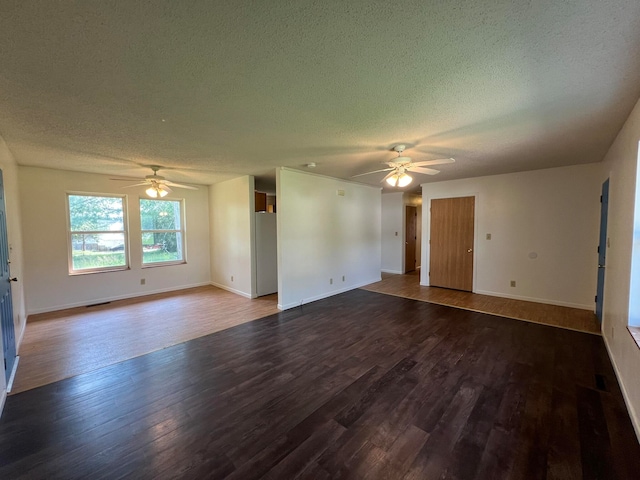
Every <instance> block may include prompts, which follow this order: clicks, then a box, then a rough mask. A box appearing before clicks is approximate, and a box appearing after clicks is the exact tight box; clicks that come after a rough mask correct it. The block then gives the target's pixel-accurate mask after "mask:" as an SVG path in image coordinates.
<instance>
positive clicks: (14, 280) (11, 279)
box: [8, 277, 18, 282]
mask: <svg viewBox="0 0 640 480" xmlns="http://www.w3.org/2000/svg"><path fill="white" fill-rule="evenodd" d="M17 281H18V277H13V278H11V277H9V280H8V282H17Z"/></svg>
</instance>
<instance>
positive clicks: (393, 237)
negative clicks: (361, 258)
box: [381, 192, 404, 273]
mask: <svg viewBox="0 0 640 480" xmlns="http://www.w3.org/2000/svg"><path fill="white" fill-rule="evenodd" d="M381 197H382V228H381V233H382V238H381V240H382V271H383V272H386V273H404V269H403V263H404V257H403V255H404V253H403V252H404V193H403V192H394V193H385V194H383V195H381Z"/></svg>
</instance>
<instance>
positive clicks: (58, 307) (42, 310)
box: [27, 282, 210, 317]
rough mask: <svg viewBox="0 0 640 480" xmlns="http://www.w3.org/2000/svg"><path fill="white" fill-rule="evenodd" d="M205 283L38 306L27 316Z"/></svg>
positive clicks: (172, 290) (173, 290)
mask: <svg viewBox="0 0 640 480" xmlns="http://www.w3.org/2000/svg"><path fill="white" fill-rule="evenodd" d="M205 285H210V283H209V282H202V283H194V284H191V285H180V286H176V287H168V288H160V289H157V290H148V291H146V292H137V293H130V294H125V295H114V296H111V297H104V298H92V299H91V300H85V301H83V302H74V303H67V304H64V305H56V306H53V307H45V308H36V309H34V310H30V311H29V312H27V317H28V316H29V315H37V314H38V313H49V312H56V311H58V310H66V309H68V308H76V307H86V306H87V305H95V304H98V303H106V302H115V301H116V300H126V299H127V298H137V297H146V296H147V295H155V294H157V293H167V292H177V291H179V290H186V289H188V288H195V287H203V286H205Z"/></svg>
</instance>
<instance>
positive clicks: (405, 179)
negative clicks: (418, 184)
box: [387, 172, 413, 187]
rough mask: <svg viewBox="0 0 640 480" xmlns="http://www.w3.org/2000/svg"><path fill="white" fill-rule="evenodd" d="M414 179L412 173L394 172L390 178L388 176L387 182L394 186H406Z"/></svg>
mask: <svg viewBox="0 0 640 480" xmlns="http://www.w3.org/2000/svg"><path fill="white" fill-rule="evenodd" d="M412 181H413V178H411V176H410V175H407V174H406V173H404V172H403V173H394V174H393V175H391V176H390V177H389V178H387V183H388V184H389V185H391V186H392V187H396V186H398V187H406V186H407V185H409V184H410V183H411V182H412Z"/></svg>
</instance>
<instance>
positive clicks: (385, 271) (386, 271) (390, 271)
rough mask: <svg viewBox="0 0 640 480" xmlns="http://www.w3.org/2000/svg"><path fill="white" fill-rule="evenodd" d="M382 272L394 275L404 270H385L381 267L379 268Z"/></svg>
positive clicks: (400, 273)
mask: <svg viewBox="0 0 640 480" xmlns="http://www.w3.org/2000/svg"><path fill="white" fill-rule="evenodd" d="M380 271H381V272H382V273H394V274H396V275H402V274H403V273H404V272H401V271H400V270H386V269H384V268H383V269H382V270H380Z"/></svg>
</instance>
